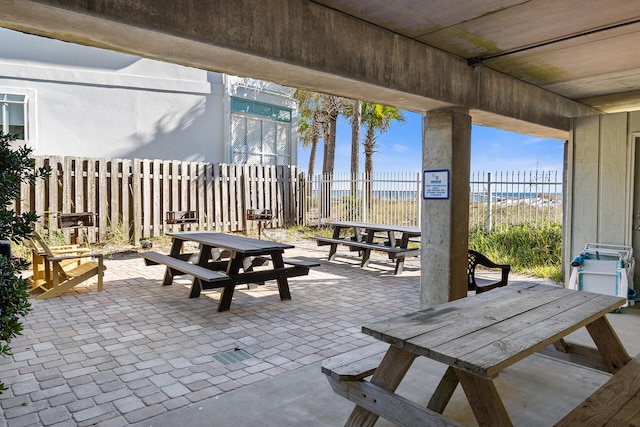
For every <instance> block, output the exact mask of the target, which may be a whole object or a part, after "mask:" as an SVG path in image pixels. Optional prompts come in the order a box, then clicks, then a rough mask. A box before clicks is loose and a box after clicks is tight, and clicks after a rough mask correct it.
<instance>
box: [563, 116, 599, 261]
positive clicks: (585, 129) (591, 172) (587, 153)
mask: <svg viewBox="0 0 640 427" xmlns="http://www.w3.org/2000/svg"><path fill="white" fill-rule="evenodd" d="M574 133H575V136H574V140H573V144H574V145H575V141H580V147H572V153H573V163H574V164H578V165H581V167H580V168H574V169H573V177H571V181H573V182H574V183H578V182H579V183H580V185H574V186H573V187H572V191H573V195H572V197H571V198H570V199H568V200H569V201H570V202H569V203H570V204H571V206H570V207H569V208H570V209H571V212H572V218H571V220H570V221H569V223H570V224H572V232H571V233H570V234H569V235H570V236H571V241H570V242H567V243H569V246H567V248H566V249H567V253H569V254H575V253H579V252H580V251H581V250H582V248H583V247H584V244H585V243H586V242H597V241H598V234H597V230H598V194H599V193H600V189H599V188H598V185H599V184H600V182H599V178H598V175H599V174H600V172H599V170H600V165H599V158H598V153H599V142H600V141H599V135H600V116H589V117H579V118H577V119H576V121H575V128H574ZM570 163H571V162H570Z"/></svg>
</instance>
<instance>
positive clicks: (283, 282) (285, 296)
mask: <svg viewBox="0 0 640 427" xmlns="http://www.w3.org/2000/svg"><path fill="white" fill-rule="evenodd" d="M271 261H272V262H273V269H274V270H275V269H277V268H284V261H283V259H282V253H281V252H274V253H272V254H271ZM277 280H278V292H280V300H282V301H284V300H290V299H291V292H289V281H288V280H287V277H286V276H284V277H278V279H277Z"/></svg>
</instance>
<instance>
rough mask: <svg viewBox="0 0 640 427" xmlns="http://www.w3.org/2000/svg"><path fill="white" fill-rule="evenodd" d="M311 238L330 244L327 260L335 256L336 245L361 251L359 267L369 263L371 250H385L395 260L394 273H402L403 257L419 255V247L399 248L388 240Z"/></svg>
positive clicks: (320, 242) (321, 243)
mask: <svg viewBox="0 0 640 427" xmlns="http://www.w3.org/2000/svg"><path fill="white" fill-rule="evenodd" d="M312 239H315V240H316V242H317V244H318V246H326V245H331V249H330V250H329V261H331V260H333V258H334V257H335V255H336V251H337V247H338V245H344V246H347V247H348V248H349V249H350V250H352V251H356V250H357V251H362V261H361V263H360V266H361V267H366V266H367V265H368V264H369V258H370V254H371V251H378V252H385V253H386V254H387V255H388V256H389V259H395V260H396V268H395V271H394V274H401V273H402V270H403V268H404V259H405V258H407V257H413V256H418V255H420V248H399V247H397V246H391V245H390V244H389V243H388V242H359V241H357V240H353V239H336V238H333V237H323V236H314V237H312Z"/></svg>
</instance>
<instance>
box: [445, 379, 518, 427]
mask: <svg viewBox="0 0 640 427" xmlns="http://www.w3.org/2000/svg"><path fill="white" fill-rule="evenodd" d="M455 371H456V376H457V377H458V380H460V384H461V385H462V389H463V390H464V394H465V395H466V396H467V400H468V401H469V404H471V409H472V411H473V414H474V415H475V417H476V420H477V421H478V424H479V425H481V426H495V427H503V426H504V427H510V426H513V424H512V423H511V419H510V418H509V414H507V410H506V408H505V407H504V404H503V403H502V399H500V396H499V395H498V390H496V386H495V384H494V383H493V381H492V380H490V379H487V378H482V377H479V376H478V375H473V374H472V373H470V372H467V371H465V370H463V369H456V370H455Z"/></svg>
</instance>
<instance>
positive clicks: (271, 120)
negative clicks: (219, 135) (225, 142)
mask: <svg viewBox="0 0 640 427" xmlns="http://www.w3.org/2000/svg"><path fill="white" fill-rule="evenodd" d="M231 109H232V113H231V151H232V161H233V163H242V164H250V165H258V164H259V165H290V164H291V115H292V113H291V109H289V108H284V107H278V106H275V105H269V104H264V103H261V102H256V101H248V100H245V99H240V98H234V97H232V98H231Z"/></svg>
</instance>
